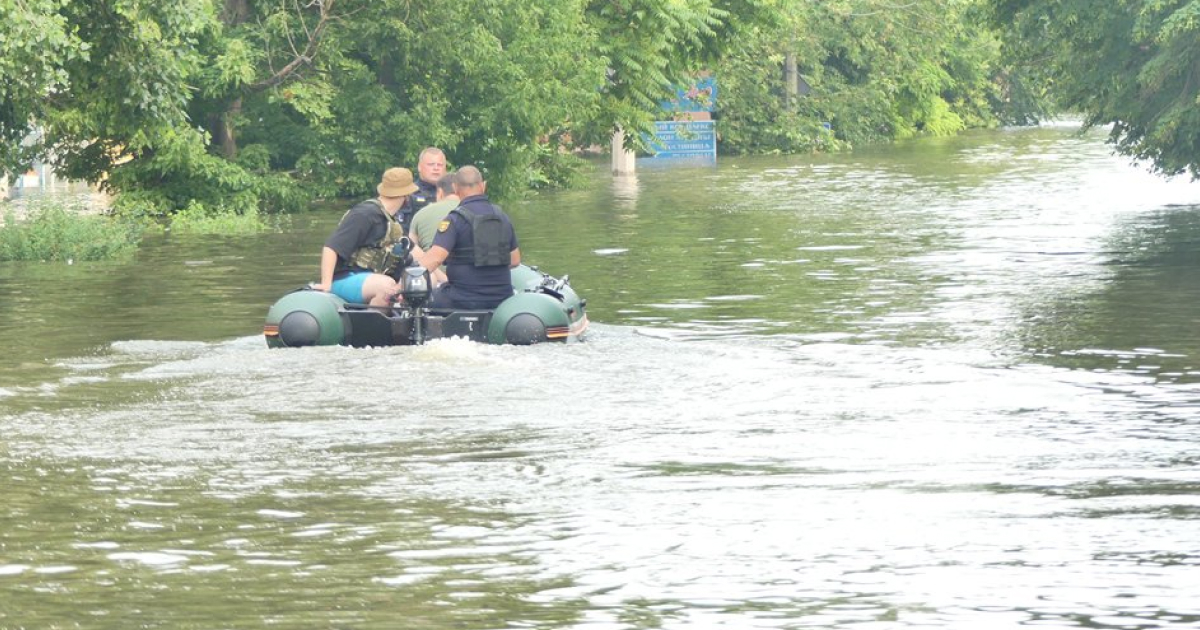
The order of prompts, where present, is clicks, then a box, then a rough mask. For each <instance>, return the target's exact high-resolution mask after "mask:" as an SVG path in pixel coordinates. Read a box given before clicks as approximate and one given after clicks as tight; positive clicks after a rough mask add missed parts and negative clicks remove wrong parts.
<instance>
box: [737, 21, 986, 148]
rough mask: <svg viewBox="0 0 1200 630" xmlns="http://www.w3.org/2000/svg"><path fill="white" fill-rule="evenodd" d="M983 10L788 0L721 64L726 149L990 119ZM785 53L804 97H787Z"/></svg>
mask: <svg viewBox="0 0 1200 630" xmlns="http://www.w3.org/2000/svg"><path fill="white" fill-rule="evenodd" d="M980 8H981V3H980V2H979V1H978V0H950V1H946V0H916V1H913V2H905V3H896V2H892V1H890V0H829V1H826V2H789V3H787V4H786V6H785V9H786V10H785V11H784V12H782V13H781V16H780V19H779V20H778V21H776V22H775V23H773V24H770V25H767V26H761V25H760V26H759V27H757V28H756V29H754V30H753V31H752V32H751V33H750V34H749V36H747V37H745V38H744V39H743V40H742V41H741V42H740V45H739V46H738V48H737V49H736V50H735V51H733V53H732V54H730V55H728V56H727V57H726V58H725V59H724V60H723V61H722V63H721V64H720V65H719V72H718V76H719V77H720V81H721V84H722V86H723V89H722V100H723V102H722V106H721V125H722V133H723V135H724V138H725V139H726V141H727V143H726V147H727V148H730V149H735V150H741V151H752V152H758V151H763V150H771V149H775V150H784V151H803V150H813V149H825V148H828V147H830V146H840V145H843V144H850V145H854V144H861V143H866V142H876V141H887V140H894V139H898V138H905V137H909V136H913V135H917V134H930V135H948V134H953V133H957V132H958V131H960V130H962V129H964V128H968V127H981V126H989V125H994V124H996V123H997V122H998V120H999V117H998V111H1000V109H1002V103H1001V100H1002V99H1001V95H1000V85H999V84H998V83H997V81H996V79H997V76H998V73H999V71H1000V66H999V53H1000V48H999V40H998V39H997V37H996V36H995V34H994V33H993V32H992V31H991V30H990V29H989V28H988V27H987V25H986V23H985V21H984V20H983V19H982V17H983V16H982V14H981V13H980ZM788 53H792V54H794V55H795V56H796V58H797V61H798V66H799V71H800V73H801V74H802V75H803V77H804V79H805V81H806V82H807V84H808V85H810V86H811V88H812V92H811V94H810V95H808V96H807V97H804V98H793V99H789V98H788V97H787V95H786V94H785V93H784V90H783V85H782V82H781V81H780V79H779V77H780V73H781V68H782V64H783V60H784V57H785V55H786V54H788ZM823 123H824V124H823ZM827 128H828V129H827ZM830 132H832V133H830Z"/></svg>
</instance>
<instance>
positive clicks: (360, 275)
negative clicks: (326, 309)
mask: <svg viewBox="0 0 1200 630" xmlns="http://www.w3.org/2000/svg"><path fill="white" fill-rule="evenodd" d="M370 276H371V272H370V271H355V272H353V273H348V274H346V275H344V276H342V277H341V279H339V280H334V281H333V285H332V286H330V287H329V290H330V291H331V292H332V293H333V294H334V295H336V296H338V297H340V298H342V299H343V300H346V301H347V302H350V303H351V304H362V303H364V300H363V292H362V288H363V283H364V282H366V281H367V278H368V277H370Z"/></svg>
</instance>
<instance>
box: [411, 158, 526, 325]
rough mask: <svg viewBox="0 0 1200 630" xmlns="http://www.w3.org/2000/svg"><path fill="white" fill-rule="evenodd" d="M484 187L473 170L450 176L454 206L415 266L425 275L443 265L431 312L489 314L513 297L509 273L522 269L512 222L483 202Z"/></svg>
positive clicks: (489, 203)
mask: <svg viewBox="0 0 1200 630" xmlns="http://www.w3.org/2000/svg"><path fill="white" fill-rule="evenodd" d="M486 188H487V182H485V181H484V180H483V174H482V173H480V172H479V169H478V168H475V167H474V166H464V167H462V168H460V169H458V172H457V173H455V175H454V192H455V194H457V195H458V196H459V198H460V199H461V200H462V201H461V202H460V203H459V206H458V207H457V208H455V209H454V210H453V211H451V212H450V214H448V215H447V216H446V218H445V219H444V220H442V222H441V223H440V224H438V230H437V234H435V235H434V237H433V247H431V248H430V249H429V251H427V252H425V253H424V254H423V255H422V256H421V260H420V263H421V265H422V266H423V267H425V268H426V269H428V270H429V271H430V273H432V272H434V271H436V270H437V268H438V267H439V266H441V265H442V264H443V263H445V265H446V276H447V278H448V280H447V282H446V283H444V284H442V285H441V286H439V287H438V288H437V291H435V292H434V294H433V301H432V306H433V307H434V308H465V309H492V308H496V307H497V306H499V305H500V303H501V302H503V301H504V300H505V299H507V298H509V297H511V296H512V294H513V287H512V276H511V274H510V272H509V269H511V268H513V267H516V266H517V265H519V264H521V250H520V248H519V247H518V246H517V234H516V231H515V230H514V229H513V224H512V221H510V220H509V218H508V215H506V214H504V212H503V211H501V210H500V208H499V207H497V206H496V205H494V204H492V202H490V201H488V198H487V195H486V194H485V192H486Z"/></svg>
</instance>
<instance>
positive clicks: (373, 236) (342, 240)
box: [325, 200, 392, 278]
mask: <svg viewBox="0 0 1200 630" xmlns="http://www.w3.org/2000/svg"><path fill="white" fill-rule="evenodd" d="M391 220H392V219H391V218H389V217H388V216H387V215H386V214H384V212H383V210H382V209H381V208H380V206H379V203H378V202H377V201H373V200H372V201H364V202H362V203H360V204H358V205H356V206H354V207H353V208H350V211H349V212H347V213H346V216H344V217H342V221H341V223H339V224H338V226H337V229H335V230H334V231H333V234H330V235H329V238H327V239H325V247H328V248H329V249H332V250H333V251H335V252H337V255H338V260H337V266H335V267H334V268H333V276H334V277H335V278H338V277H341V276H343V275H345V274H346V273H348V272H350V271H369V270H364V269H362V268H361V267H357V266H354V265H351V264H350V258H351V257H353V256H354V252H355V251H357V250H358V248H360V247H363V246H366V245H373V244H375V243H378V242H380V241H381V240H383V237H384V236H387V230H388V222H389V221H391Z"/></svg>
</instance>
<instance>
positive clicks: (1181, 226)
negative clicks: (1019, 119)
mask: <svg viewBox="0 0 1200 630" xmlns="http://www.w3.org/2000/svg"><path fill="white" fill-rule="evenodd" d="M1102 137H1103V136H1102V134H1088V135H1084V136H1080V135H1079V134H1078V133H1077V130H1076V129H1075V128H1073V127H1071V126H1061V127H1049V128H1042V129H1030V130H1005V131H994V132H987V133H980V134H975V135H970V136H967V137H962V138H955V139H943V140H924V141H920V142H914V143H911V144H906V145H902V146H898V147H887V148H881V149H873V150H869V151H860V152H857V153H855V154H853V155H845V156H819V157H795V158H740V159H738V158H727V159H726V158H723V159H722V160H721V161H720V164H719V165H718V166H717V167H686V168H666V167H662V166H654V165H651V164H642V165H640V169H641V170H640V173H639V174H638V177H637V178H636V180H620V181H615V182H614V181H613V180H612V178H611V177H609V176H607V175H606V174H605V173H604V172H603V171H604V165H597V171H596V175H595V177H594V178H593V180H592V181H591V183H590V185H588V186H586V187H585V188H583V189H580V190H575V191H569V192H563V193H553V194H544V195H541V196H538V197H535V198H533V199H530V200H525V201H516V202H511V203H509V204H508V206H507V209H508V211H509V212H510V214H512V215H513V217H514V220H515V221H516V222H517V227H518V230H519V232H520V235H521V239H522V250H523V251H524V252H525V255H526V259H527V260H528V261H530V262H532V263H534V264H538V265H541V266H542V268H543V269H545V270H547V271H549V272H551V273H554V274H557V275H561V274H564V273H569V274H570V277H571V283H572V285H573V286H574V287H575V288H576V289H577V290H578V291H579V293H580V294H581V295H583V296H584V297H586V298H587V299H588V307H589V313H590V316H591V318H592V320H593V322H594V325H593V329H592V331H591V334H590V337H589V339H588V340H587V341H586V342H584V343H580V344H573V345H570V346H537V347H531V348H512V347H498V346H484V345H478V344H471V343H469V342H465V341H462V340H449V341H439V342H435V343H431V344H429V345H427V346H423V347H419V348H381V349H350V348H341V347H335V348H309V349H301V350H280V351H268V350H266V348H265V345H264V344H263V342H262V339H261V336H259V335H258V333H259V331H260V327H261V323H262V319H263V316H264V315H265V312H266V308H267V307H268V306H269V305H270V303H271V302H272V301H273V300H274V299H275V298H276V297H278V296H279V295H280V294H282V293H283V292H284V291H287V290H289V289H291V288H293V287H295V286H297V285H299V284H301V283H303V282H304V281H307V280H309V279H311V278H310V277H311V276H312V275H313V274H314V273H315V271H316V266H317V260H318V252H319V248H320V244H321V242H322V240H323V239H324V237H325V235H326V233H327V232H328V230H329V229H330V228H331V227H332V225H333V223H334V222H335V221H336V219H337V217H338V216H340V214H341V209H330V210H328V211H325V212H320V213H315V214H312V215H307V216H301V217H297V218H296V219H295V221H294V223H293V225H292V228H291V229H290V230H288V231H287V232H286V233H281V234H274V235H267V236H257V237H238V238H227V239H186V238H180V237H171V238H163V239H159V240H157V241H154V242H152V243H148V244H147V246H145V247H144V248H143V250H142V251H141V253H140V254H139V259H138V260H137V261H135V262H133V263H120V264H94V265H72V266H70V267H66V268H64V267H56V266H50V265H38V264H20V265H18V264H11V263H6V264H3V265H0V344H2V345H3V347H4V348H5V349H6V352H5V355H6V357H7V358H5V359H4V360H3V363H0V481H2V482H3V483H2V485H0V628H74V627H79V628H131V627H140V628H262V627H274V628H399V627H403V628H468V629H481V630H482V629H492V628H545V629H550V628H555V629H557V628H598V629H599V628H604V629H649V628H673V629H684V628H686V629H693V628H716V627H726V628H739V629H742V628H908V627H937V628H954V629H960V628H971V629H979V628H1012V627H1019V626H1026V625H1027V626H1041V627H1059V628H1074V627H1083V628H1122V629H1140V628H1200V585H1198V583H1200V580H1197V575H1200V527H1198V526H1197V521H1198V520H1200V462H1198V460H1200V455H1197V449H1196V447H1195V445H1196V443H1197V442H1198V441H1200V335H1198V331H1197V326H1196V323H1197V317H1196V315H1195V314H1194V313H1195V312H1196V309H1197V307H1198V306H1200V274H1197V273H1196V267H1197V264H1198V263H1200V184H1192V183H1189V182H1187V181H1186V180H1163V179H1160V178H1157V177H1155V176H1152V175H1150V174H1148V173H1146V172H1145V171H1144V170H1142V169H1139V168H1137V167H1134V166H1131V165H1129V164H1128V163H1127V162H1126V161H1124V160H1123V159H1120V158H1116V157H1113V156H1111V155H1110V154H1109V151H1108V149H1107V148H1106V147H1105V146H1104V145H1103V144H1102Z"/></svg>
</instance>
